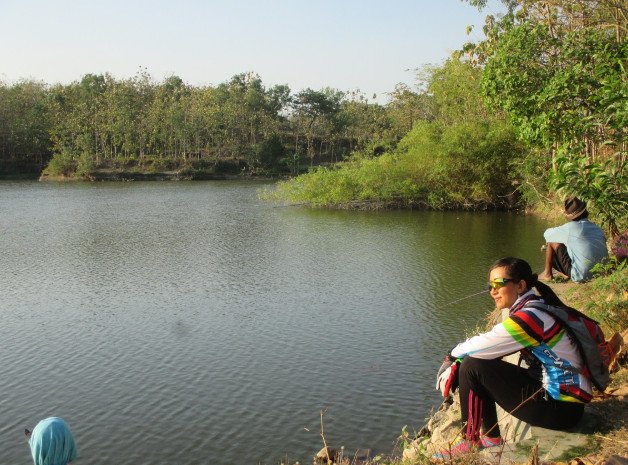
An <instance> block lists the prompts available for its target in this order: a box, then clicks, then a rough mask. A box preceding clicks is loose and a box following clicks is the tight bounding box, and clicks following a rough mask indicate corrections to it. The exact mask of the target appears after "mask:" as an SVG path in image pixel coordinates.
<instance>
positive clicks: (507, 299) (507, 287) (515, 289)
mask: <svg viewBox="0 0 628 465" xmlns="http://www.w3.org/2000/svg"><path fill="white" fill-rule="evenodd" d="M488 279H489V281H490V282H491V283H494V284H496V286H495V287H498V286H500V284H501V283H500V280H501V279H504V280H506V282H505V283H503V285H502V286H501V287H499V288H498V289H495V287H493V286H491V297H492V298H493V300H494V301H495V307H496V308H497V309H500V310H501V309H502V308H510V307H512V305H513V304H514V303H515V301H516V300H517V297H519V295H520V294H523V293H524V292H525V290H526V282H525V281H519V282H518V283H516V282H514V281H512V278H511V277H510V276H509V275H508V272H507V268H506V267H505V266H500V267H497V268H493V269H492V270H491V272H490V273H489V275H488Z"/></svg>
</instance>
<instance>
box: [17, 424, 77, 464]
mask: <svg viewBox="0 0 628 465" xmlns="http://www.w3.org/2000/svg"><path fill="white" fill-rule="evenodd" d="M28 443H29V445H30V446H31V454H32V455H33V462H34V463H35V465H66V464H68V463H70V462H71V461H72V460H74V459H75V458H76V456H77V455H78V453H77V451H76V444H74V436H72V432H71V431H70V428H69V427H68V424H67V423H66V422H65V421H63V419H62V418H58V417H50V418H46V419H45V420H41V421H40V422H39V423H37V426H35V429H33V432H32V433H31V438H30V439H29V441H28Z"/></svg>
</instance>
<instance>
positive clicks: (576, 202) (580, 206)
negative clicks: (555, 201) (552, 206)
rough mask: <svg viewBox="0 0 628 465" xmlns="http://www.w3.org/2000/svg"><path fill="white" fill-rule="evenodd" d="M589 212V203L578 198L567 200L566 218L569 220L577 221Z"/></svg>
mask: <svg viewBox="0 0 628 465" xmlns="http://www.w3.org/2000/svg"><path fill="white" fill-rule="evenodd" d="M586 211H587V203H586V202H585V201H583V200H580V199H579V198H578V197H567V198H566V199H565V217H566V218H567V219H568V220H575V219H576V218H578V217H579V216H581V215H582V214H583V213H584V212H586Z"/></svg>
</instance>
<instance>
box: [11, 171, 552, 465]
mask: <svg viewBox="0 0 628 465" xmlns="http://www.w3.org/2000/svg"><path fill="white" fill-rule="evenodd" d="M259 187H261V184H259V183H244V182H207V183H205V182H197V183H184V182H181V183H120V184H116V183H107V184H60V185H57V184H39V183H28V182H4V183H0V232H1V235H0V253H1V256H2V267H1V270H0V273H1V275H0V276H1V278H2V280H1V282H2V296H1V297H2V298H1V300H0V311H1V313H0V315H1V318H2V320H1V321H2V324H1V325H0V344H1V347H2V349H0V362H1V364H2V372H3V376H2V378H0V393H2V395H1V396H0V409H1V410H0V411H2V419H3V421H2V422H0V449H1V450H0V463H3V464H4V463H11V464H28V463H31V459H30V456H29V451H28V447H27V444H26V442H25V441H24V436H23V433H22V431H23V429H24V428H25V427H32V426H34V425H35V424H36V422H37V421H38V420H40V419H41V418H43V417H45V416H50V415H58V416H62V417H64V418H65V419H66V420H67V421H68V422H69V424H70V426H71V427H72V429H73V430H74V432H75V435H76V438H77V442H78V446H79V451H80V455H81V457H82V458H81V459H80V460H79V461H77V464H80V463H89V464H92V465H93V464H112V463H129V464H134V465H140V464H147V465H148V464H150V465H153V464H205V463H212V464H220V463H224V464H234V463H238V464H240V463H241V464H257V463H266V464H269V465H270V464H276V463H279V461H280V460H281V458H282V457H285V456H286V455H287V456H288V458H289V459H290V460H291V461H294V460H300V461H301V463H308V462H309V461H310V457H311V456H312V455H313V454H314V453H315V452H316V451H317V450H318V449H319V448H320V447H321V444H320V437H319V430H318V428H319V412H320V410H321V409H327V411H326V414H325V425H326V426H325V430H326V436H327V440H328V442H330V443H332V444H337V445H340V444H344V445H345V446H346V448H347V449H348V450H352V449H356V448H367V447H374V448H375V449H376V450H377V451H378V452H383V453H389V452H391V451H392V449H393V444H394V440H395V438H396V436H397V434H398V433H399V432H400V431H401V428H402V427H403V426H404V425H406V424H407V425H409V429H410V430H411V429H412V428H413V427H414V428H419V427H420V426H421V425H422V423H423V419H424V417H425V416H426V413H427V412H428V410H429V408H430V407H431V406H432V405H436V403H437V401H438V398H437V396H436V392H435V391H434V390H433V381H432V379H433V378H434V371H435V369H436V368H437V367H438V365H440V360H441V358H442V356H443V354H444V353H445V352H446V351H447V350H448V349H450V348H451V346H452V345H453V344H454V343H455V342H456V341H457V340H458V339H460V337H461V333H463V332H464V331H465V328H466V327H467V326H475V323H476V322H477V321H478V320H479V318H480V317H481V316H482V315H483V314H484V313H485V311H486V310H488V309H490V302H489V299H488V297H484V296H480V297H476V298H473V299H469V300H466V301H462V302H460V303H458V304H454V305H446V304H447V303H448V302H451V301H453V300H455V299H457V298H459V297H462V296H464V295H467V294H470V293H473V292H477V291H478V290H481V289H482V287H483V286H484V283H485V280H486V271H487V268H488V266H489V264H490V263H491V262H492V261H493V260H494V259H496V258H499V257H500V256H503V255H509V254H513V255H520V256H523V257H525V258H527V259H529V260H530V261H531V262H532V263H533V264H534V265H536V267H537V268H539V267H540V266H541V260H542V258H543V257H542V255H541V254H540V252H539V251H538V246H539V245H540V243H541V242H542V230H543V228H544V226H545V225H544V224H542V223H540V222H538V221H537V220H535V219H533V218H525V217H518V216H516V215H512V214H507V213H475V214H473V213H426V212H371V213H365V212H337V211H317V210H309V209H302V208H295V207H292V208H284V207H275V206H272V205H268V204H264V203H262V202H260V201H258V200H257V198H256V189H258V188H259Z"/></svg>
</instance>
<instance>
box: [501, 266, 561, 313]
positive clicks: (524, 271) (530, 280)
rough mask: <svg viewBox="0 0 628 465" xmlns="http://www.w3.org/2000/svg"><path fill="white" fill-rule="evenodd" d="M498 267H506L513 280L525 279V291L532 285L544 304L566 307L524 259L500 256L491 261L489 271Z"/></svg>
mask: <svg viewBox="0 0 628 465" xmlns="http://www.w3.org/2000/svg"><path fill="white" fill-rule="evenodd" d="M500 267H504V268H506V272H507V273H508V276H510V277H511V278H512V279H514V280H515V281H521V280H523V281H525V282H526V291H528V290H530V289H532V288H533V287H534V288H536V290H537V291H539V294H540V295H541V297H542V298H543V300H544V301H545V303H546V304H549V305H555V306H557V307H567V305H565V304H564V303H563V301H562V300H560V299H559V298H558V296H557V295H556V293H554V291H553V290H552V288H551V287H549V286H548V285H547V284H545V283H542V282H541V281H539V279H538V276H537V274H536V273H533V272H532V268H531V267H530V264H529V263H528V262H526V261H525V260H522V259H521V258H515V257H505V258H500V259H499V260H497V261H496V262H495V263H493V265H492V266H491V269H490V270H489V272H490V271H492V270H494V269H495V268H500Z"/></svg>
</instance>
